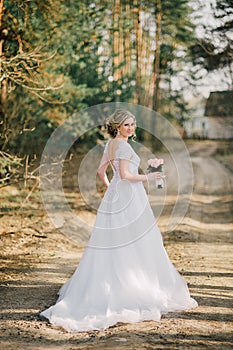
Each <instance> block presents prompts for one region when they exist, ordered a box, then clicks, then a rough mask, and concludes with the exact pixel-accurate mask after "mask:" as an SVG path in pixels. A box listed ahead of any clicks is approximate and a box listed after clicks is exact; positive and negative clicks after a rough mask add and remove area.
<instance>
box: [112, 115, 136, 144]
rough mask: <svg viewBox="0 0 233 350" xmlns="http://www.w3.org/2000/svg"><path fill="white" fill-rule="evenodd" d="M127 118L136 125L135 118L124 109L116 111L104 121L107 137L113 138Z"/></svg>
mask: <svg viewBox="0 0 233 350" xmlns="http://www.w3.org/2000/svg"><path fill="white" fill-rule="evenodd" d="M128 118H133V119H134V121H135V123H136V118H135V116H134V115H133V114H132V113H130V112H129V111H127V110H126V109H117V110H115V112H114V113H113V114H112V115H111V116H110V117H109V118H107V120H106V128H107V132H108V134H109V135H111V136H112V137H113V138H114V137H115V136H116V135H117V131H118V127H119V126H120V125H121V124H122V123H124V121H125V120H126V119H128Z"/></svg>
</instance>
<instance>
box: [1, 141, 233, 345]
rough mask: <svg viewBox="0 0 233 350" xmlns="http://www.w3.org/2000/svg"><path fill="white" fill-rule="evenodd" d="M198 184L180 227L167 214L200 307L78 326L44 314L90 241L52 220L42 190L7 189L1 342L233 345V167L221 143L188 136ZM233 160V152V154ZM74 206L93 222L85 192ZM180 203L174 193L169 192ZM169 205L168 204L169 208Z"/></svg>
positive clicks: (170, 245)
mask: <svg viewBox="0 0 233 350" xmlns="http://www.w3.org/2000/svg"><path fill="white" fill-rule="evenodd" d="M188 147H189V150H190V154H191V158H192V163H193V166H194V175H195V176H194V192H193V194H192V196H191V202H190V206H189V210H188V212H187V215H186V216H185V218H184V220H183V221H182V223H181V224H180V225H179V226H178V227H177V229H176V230H175V231H174V232H172V233H168V234H167V233H166V230H165V226H164V225H163V223H164V222H165V220H166V215H164V216H161V220H160V221H159V224H160V228H161V231H162V233H163V236H164V244H165V246H166V249H167V252H168V254H169V256H170V259H171V260H172V262H173V263H174V264H175V266H176V268H177V269H178V270H179V271H180V273H181V274H182V275H183V276H184V278H185V279H186V281H187V282H188V285H189V288H190V291H191V294H192V296H193V297H194V298H196V300H197V301H198V303H199V307H198V308H196V309H193V310H188V311H186V312H182V313H170V314H168V315H166V316H165V317H163V318H162V319H161V321H160V322H141V323H137V324H118V325H117V326H114V327H111V328H109V329H107V330H105V331H101V332H98V331H92V332H87V333H79V334H70V333H68V332H66V331H64V330H63V329H61V328H56V327H54V326H51V325H50V324H48V323H47V322H45V321H41V320H40V319H39V317H38V313H39V311H41V310H43V309H45V308H46V307H48V306H50V305H51V304H53V303H54V302H55V300H56V292H57V291H58V289H59V288H60V286H61V285H62V284H63V283H64V282H65V281H66V280H67V278H68V277H69V276H70V275H71V273H72V272H73V271H74V269H75V267H76V265H77V264H78V262H79V260H80V257H81V255H82V252H83V245H82V244H80V245H78V244H77V242H76V243H74V242H72V241H71V240H70V239H69V237H68V236H66V235H64V234H63V233H61V232H60V231H59V230H58V229H55V228H54V226H53V225H52V224H51V223H50V221H49V220H48V218H47V216H46V215H45V213H44V211H43V206H42V203H41V200H40V197H39V194H38V193H33V194H32V196H31V197H30V198H29V199H28V200H25V199H26V196H27V192H26V191H23V190H21V191H19V190H18V189H17V188H15V187H7V188H5V189H4V190H2V191H1V202H2V205H1V230H0V237H1V267H2V269H1V276H0V277H1V287H0V292H1V298H0V305H1V311H0V329H1V331H0V334H1V335H0V348H1V349H9V350H16V349H17V350H24V349H32V350H36V349H38V350H39V349H41V350H42V349H50V350H53V349H54V350H55V349H56V350H57V349H64V350H66V349H67V350H68V349H69V350H76V349H92V348H93V349H94V348H95V349H119V350H120V349H125V348H128V349H172V350H175V349H197V350H199V349H211V350H219V349H232V348H233V341H232V333H233V332H232V331H233V311H232V306H233V270H232V255H233V254H232V236H233V235H232V232H233V230H232V228H233V227H232V207H233V206H232V202H233V182H232V181H233V180H232V172H231V171H230V170H229V169H227V168H226V167H225V166H224V165H222V164H221V163H220V162H219V161H218V160H216V157H214V154H215V151H216V143H215V142H213V141H201V142H194V143H190V144H188ZM231 162H232V158H231ZM72 200H73V208H74V211H76V212H79V213H80V215H82V217H83V218H84V219H85V220H86V221H88V222H90V223H92V222H93V220H94V216H95V215H94V213H93V212H90V211H88V210H86V208H85V205H84V204H83V203H82V200H81V198H80V197H79V196H78V195H76V196H75V195H74V194H73V195H72ZM169 200H170V202H171V203H172V198H171V197H170V198H169ZM165 212H166V211H165Z"/></svg>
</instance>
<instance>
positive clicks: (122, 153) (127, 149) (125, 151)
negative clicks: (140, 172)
mask: <svg viewBox="0 0 233 350" xmlns="http://www.w3.org/2000/svg"><path fill="white" fill-rule="evenodd" d="M132 155H133V152H132V148H131V146H130V145H129V144H128V143H127V142H121V144H120V145H119V146H118V148H117V150H116V159H130V158H131V157H132Z"/></svg>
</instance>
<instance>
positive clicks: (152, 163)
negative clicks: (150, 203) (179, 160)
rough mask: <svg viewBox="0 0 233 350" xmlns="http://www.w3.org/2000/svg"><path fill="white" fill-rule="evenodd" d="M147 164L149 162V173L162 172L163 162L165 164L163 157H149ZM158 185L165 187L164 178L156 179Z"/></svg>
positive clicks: (158, 186)
mask: <svg viewBox="0 0 233 350" xmlns="http://www.w3.org/2000/svg"><path fill="white" fill-rule="evenodd" d="M147 164H148V168H147V170H148V171H149V173H155V172H159V173H162V172H163V164H164V160H163V159H159V158H153V159H149V160H148V162H147ZM156 187H157V188H163V187H164V180H163V178H162V179H160V180H156Z"/></svg>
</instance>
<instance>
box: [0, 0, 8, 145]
mask: <svg viewBox="0 0 233 350" xmlns="http://www.w3.org/2000/svg"><path fill="white" fill-rule="evenodd" d="M3 5H4V0H0V28H1V29H0V30H1V33H0V36H1V40H0V58H1V59H2V58H3V57H4V48H3V43H4V35H3V31H2V18H3V11H4V6H3ZM1 59H0V77H1V80H0V91H1V92H0V99H1V101H0V119H1V120H2V125H1V129H2V131H1V134H2V135H5V131H6V130H7V115H6V114H7V113H6V107H7V78H6V77H5V78H4V70H3V65H2V60H1ZM4 141H5V140H1V149H3V148H4V144H5V142H4ZM2 143H3V145H2Z"/></svg>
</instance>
